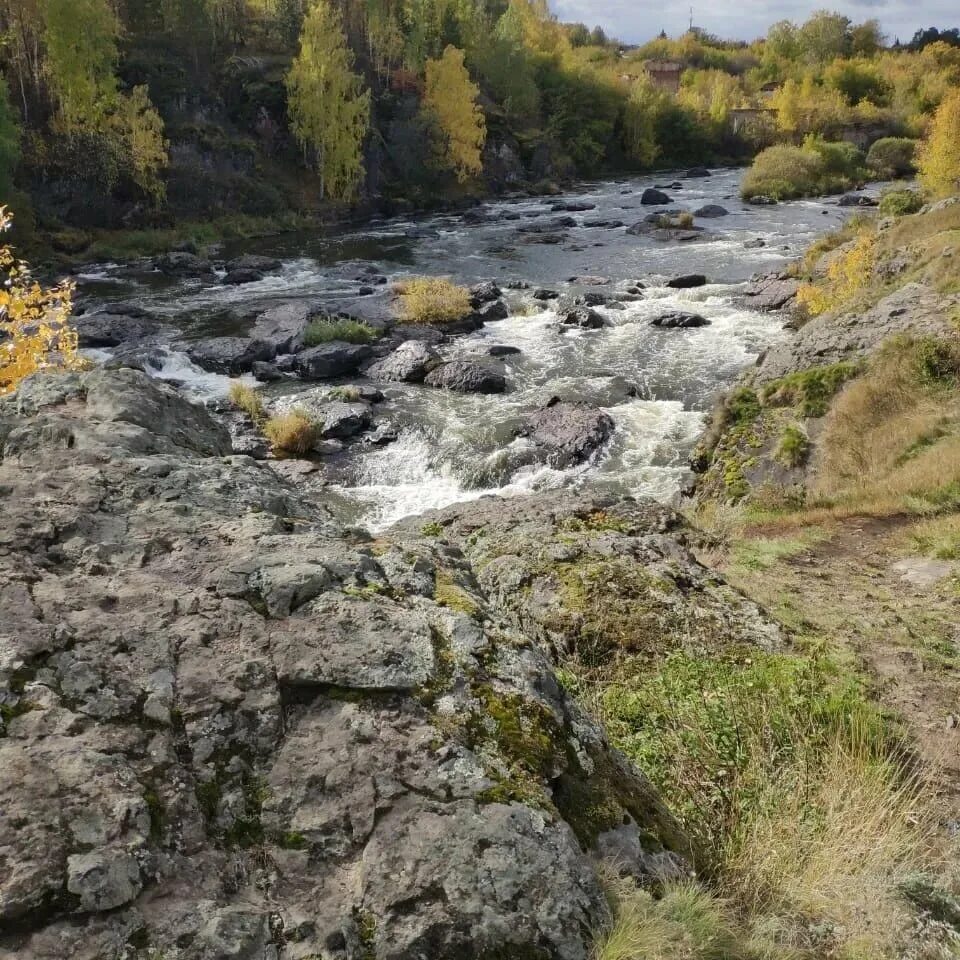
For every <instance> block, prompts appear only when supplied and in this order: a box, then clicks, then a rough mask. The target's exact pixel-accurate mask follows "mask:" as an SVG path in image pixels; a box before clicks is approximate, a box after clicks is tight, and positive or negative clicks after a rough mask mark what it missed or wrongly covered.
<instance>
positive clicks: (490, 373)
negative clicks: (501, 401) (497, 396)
mask: <svg viewBox="0 0 960 960" xmlns="http://www.w3.org/2000/svg"><path fill="white" fill-rule="evenodd" d="M424 382H425V383H426V384H427V386H428V387H441V388H442V389H444V390H455V391H456V392H457V393H503V392H504V391H505V390H506V389H507V380H506V377H504V375H503V371H502V370H501V369H499V367H497V366H494V365H493V364H490V363H484V362H482V361H479V360H449V361H447V362H446V363H442V364H441V365H440V366H439V367H435V368H434V369H433V370H431V371H430V372H429V373H428V374H427V376H426V378H425V379H424Z"/></svg>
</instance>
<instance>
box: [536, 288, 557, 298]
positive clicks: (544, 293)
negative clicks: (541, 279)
mask: <svg viewBox="0 0 960 960" xmlns="http://www.w3.org/2000/svg"><path fill="white" fill-rule="evenodd" d="M559 296H560V294H559V293H557V291H556V290H547V289H546V288H545V287H537V289H536V290H534V291H533V299H534V300H556V299H557V297H559Z"/></svg>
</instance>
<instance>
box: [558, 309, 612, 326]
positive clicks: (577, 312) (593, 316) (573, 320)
mask: <svg viewBox="0 0 960 960" xmlns="http://www.w3.org/2000/svg"><path fill="white" fill-rule="evenodd" d="M557 316H558V317H559V318H560V322H561V323H562V324H563V325H564V326H565V327H580V329H581V330H599V329H600V328H601V327H605V326H606V321H605V320H604V319H603V317H602V316H601V315H600V314H599V313H597V311H596V310H593V309H591V308H590V307H587V306H581V307H571V308H570V309H568V310H561V311H559V312H558V314H557Z"/></svg>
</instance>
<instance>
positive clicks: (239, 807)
mask: <svg viewBox="0 0 960 960" xmlns="http://www.w3.org/2000/svg"><path fill="white" fill-rule="evenodd" d="M553 409H554V411H555V415H559V412H557V408H553ZM0 487H2V489H3V490H4V495H5V496H4V503H5V510H4V521H3V524H2V526H0V597H2V605H3V609H4V611H5V614H4V617H5V619H4V629H3V631H2V633H0V703H2V707H3V710H2V713H0V802H2V810H3V816H2V817H0V859H2V861H3V863H4V865H5V868H4V870H3V871H2V872H0V956H3V957H4V958H13V957H16V958H17V960H63V958H65V957H90V958H96V960H130V958H135V960H147V958H154V957H158V956H169V957H173V956H176V957H177V958H179V960H221V958H224V957H238V958H239V957H249V958H253V957H256V958H258V960H260V958H272V960H277V958H280V957H283V958H291V960H305V958H307V957H324V958H328V960H367V958H370V957H377V958H384V960H386V958H396V960H400V958H413V957H430V958H431V960H454V958H461V957H493V956H501V957H508V956H509V957H521V956H522V957H534V956H537V957H543V958H548V960H587V958H588V956H589V954H590V949H591V947H590V938H591V931H595V930H596V929H597V928H598V926H599V925H600V924H601V923H602V920H603V917H604V914H605V910H606V906H605V902H604V898H603V895H602V891H601V886H600V882H599V880H598V874H597V865H596V858H597V857H598V856H599V855H600V854H599V851H601V850H611V849H616V850H618V851H620V853H619V854H618V859H619V861H620V862H619V863H618V864H617V866H618V868H619V869H620V870H621V871H625V872H627V873H632V874H634V875H635V876H637V877H638V878H640V879H641V880H642V879H645V878H646V879H649V878H650V877H657V876H663V875H665V874H667V875H671V874H672V875H677V874H678V873H679V872H681V871H682V870H684V869H685V868H684V864H683V861H682V859H681V856H680V855H681V854H682V853H683V852H684V851H685V849H686V844H685V841H684V838H683V835H682V833H681V832H680V830H679V828H678V827H677V825H676V823H675V822H674V820H673V819H672V818H671V816H670V815H669V813H668V812H667V811H666V809H665V808H664V807H663V805H662V803H661V802H660V801H659V799H658V798H657V796H656V794H655V792H654V791H653V790H652V789H651V787H650V786H649V784H648V783H647V782H646V780H645V779H644V778H643V776H642V775H641V774H640V773H639V772H638V771H637V770H635V769H634V768H632V767H631V766H630V765H629V764H627V763H626V761H625V760H624V759H623V758H622V757H621V756H620V755H618V754H617V753H616V752H615V751H613V750H612V749H611V748H610V747H609V745H608V743H607V740H606V738H605V736H604V734H603V732H602V731H601V730H600V728H599V727H598V726H597V725H596V724H595V723H594V722H593V721H592V720H591V719H590V718H589V717H588V716H587V715H586V714H584V713H583V711H582V710H581V709H580V708H579V707H578V705H577V704H576V703H575V702H574V701H573V700H572V699H571V698H570V696H569V695H568V694H567V693H566V692H565V691H564V689H563V687H562V686H561V685H560V684H559V683H558V682H557V679H556V677H555V675H554V671H553V667H552V659H551V658H552V651H553V650H555V649H556V648H558V647H561V646H564V647H570V646H571V645H573V646H575V645H576V644H578V643H587V642H594V641H595V640H596V638H597V637H598V636H599V633H598V631H597V625H596V624H595V623H594V622H593V621H592V620H591V616H592V614H591V613H590V611H591V610H593V609H595V608H594V605H593V600H592V599H591V600H590V603H589V604H587V605H586V606H584V604H583V602H582V599H578V598H583V597H584V596H585V594H584V593H583V589H593V586H591V585H596V584H597V583H601V584H604V585H605V584H611V585H613V586H615V588H616V591H618V592H619V594H620V595H621V597H622V598H621V601H620V606H619V607H617V608H616V609H617V610H620V611H622V612H626V611H627V610H628V609H629V610H632V611H633V615H634V616H641V615H642V616H643V617H644V618H645V619H644V623H646V624H647V626H648V628H649V629H647V630H646V631H645V632H643V633H642V636H643V637H644V638H647V641H649V642H651V643H653V642H654V638H655V637H659V638H660V641H662V642H666V643H673V644H676V643H680V642H683V643H684V644H691V643H696V642H699V640H700V639H701V638H702V640H703V642H704V643H720V642H723V639H724V638H725V637H728V636H729V635H730V634H731V633H736V634H737V637H738V640H739V641H742V642H759V643H763V644H765V645H770V644H773V643H775V642H776V637H775V635H774V634H775V631H772V628H770V627H769V626H768V625H766V624H765V623H764V622H763V618H762V617H761V615H760V614H759V613H758V611H757V610H756V608H755V607H752V606H751V605H750V604H748V603H747V602H746V601H744V600H743V599H742V598H740V597H738V596H736V595H735V594H734V593H733V592H732V591H730V590H729V589H728V588H726V587H724V586H723V585H722V584H720V583H719V582H718V581H717V579H716V577H714V576H711V575H707V574H706V573H705V571H703V570H702V568H700V567H699V566H698V565H697V564H696V563H695V562H694V561H693V559H692V558H691V557H690V555H689V554H688V553H687V552H686V550H685V549H684V548H683V547H682V545H681V542H680V539H679V538H680V537H682V532H681V521H680V520H679V518H678V517H676V516H675V515H674V514H672V513H671V512H670V511H669V510H666V509H665V508H663V507H658V506H653V505H650V504H643V503H636V502H633V501H623V502H619V503H618V502H615V501H611V500H605V499H603V498H601V497H598V496H591V495H583V494H579V493H578V494H557V495H550V496H547V497H544V498H542V499H537V498H534V499H529V500H518V501H512V502H511V501H481V502H480V503H477V504H474V505H469V506H465V507H462V508H458V509H455V510H447V511H444V512H443V513H441V514H437V515H434V516H428V517H424V518H419V519H417V520H415V521H410V522H408V523H406V524H404V525H402V526H401V527H398V528H396V529H395V530H392V531H388V532H387V533H385V534H383V535H382V536H381V537H379V538H378V539H377V540H368V539H366V538H365V537H364V536H363V535H362V534H358V533H357V532H356V531H352V532H347V531H343V530H341V528H340V525H339V524H338V523H337V522H335V521H334V519H333V517H332V515H331V513H330V512H329V509H328V508H327V507H326V506H325V505H324V504H323V503H322V502H320V501H318V500H316V499H313V498H311V497H310V496H308V495H306V494H303V493H301V492H298V490H297V489H296V488H295V487H293V486H292V485H290V483H288V482H287V481H286V480H284V479H282V478H281V474H280V472H279V471H277V470H275V469H274V468H272V467H271V466H270V465H268V464H266V463H259V462H255V461H253V460H251V459H250V458H248V457H236V456H232V455H231V453H230V439H229V436H228V434H227V431H226V430H225V429H224V427H223V426H222V425H220V424H219V423H218V422H217V421H216V420H215V419H213V417H212V415H211V414H210V413H209V412H208V411H207V410H206V409H204V408H202V407H200V406H196V405H194V404H192V403H189V402H188V401H187V400H185V399H184V398H183V397H182V396H181V395H180V394H179V393H177V391H176V390H174V389H172V388H171V387H168V386H166V385H163V384H160V383H158V382H157V381H155V380H151V379H150V378H149V377H147V376H145V375H143V374H141V373H139V372H136V371H132V370H128V369H120V370H110V371H94V372H92V373H88V374H82V375H80V374H70V375H64V376H60V377H47V378H39V379H33V380H30V381H27V382H26V383H24V384H23V385H22V386H21V389H20V391H19V392H18V394H17V395H15V396H14V397H12V398H8V399H5V400H3V401H0ZM481 532H482V535H481ZM610 564H613V566H609V565H610ZM605 565H606V566H605ZM614 567H615V569H614ZM608 574H610V576H608ZM614 574H616V576H613V575H614ZM624 577H627V578H628V579H624ZM571 578H574V579H571ZM577 578H582V583H583V585H584V586H583V589H580V590H579V591H578V590H577V589H575V587H576V584H575V580H577ZM578 582H579V581H578ZM613 595H614V594H613V593H611V596H613ZM687 598H695V599H696V602H698V603H700V604H701V607H700V608H699V609H697V610H696V611H695V612H694V611H693V609H692V608H691V607H690V606H689V605H688V599H687ZM641 600H642V602H641ZM684 611H686V614H685V612H684ZM688 614H689V616H688ZM658 631H659V632H658ZM611 636H619V633H615V634H611ZM638 636H639V634H638ZM647 641H645V642H647Z"/></svg>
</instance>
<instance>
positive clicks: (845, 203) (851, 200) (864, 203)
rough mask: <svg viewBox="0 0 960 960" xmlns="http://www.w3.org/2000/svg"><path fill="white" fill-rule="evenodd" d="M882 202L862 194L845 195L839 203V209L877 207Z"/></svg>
mask: <svg viewBox="0 0 960 960" xmlns="http://www.w3.org/2000/svg"><path fill="white" fill-rule="evenodd" d="M879 204H880V201H879V200H876V199H874V198H873V197H868V196H865V195H864V194H862V193H845V194H844V195H843V196H842V197H841V198H840V199H839V200H838V201H837V206H839V207H876V206H879Z"/></svg>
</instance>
